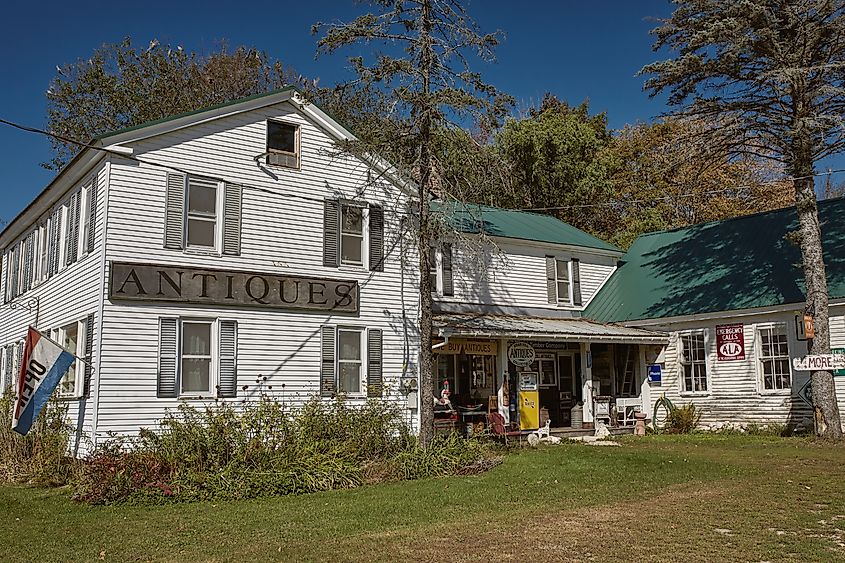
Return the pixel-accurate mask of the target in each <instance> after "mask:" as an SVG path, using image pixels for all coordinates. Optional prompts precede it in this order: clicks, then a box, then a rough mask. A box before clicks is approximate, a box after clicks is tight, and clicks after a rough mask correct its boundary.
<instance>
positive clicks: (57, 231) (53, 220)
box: [47, 207, 62, 278]
mask: <svg viewBox="0 0 845 563" xmlns="http://www.w3.org/2000/svg"><path fill="white" fill-rule="evenodd" d="M61 216H62V208H61V207H57V208H56V209H54V210H53V213H52V214H51V215H50V234H49V235H48V237H47V239H48V247H47V277H48V278H50V277H52V276H53V274H55V273H56V272H58V271H59V243H60V241H61V236H62V225H61V222H60V218H61Z"/></svg>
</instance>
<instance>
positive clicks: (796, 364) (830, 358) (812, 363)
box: [792, 354, 845, 371]
mask: <svg viewBox="0 0 845 563" xmlns="http://www.w3.org/2000/svg"><path fill="white" fill-rule="evenodd" d="M792 369H794V370H795V371H818V370H845V356H843V355H842V354H818V355H816V356H804V357H803V358H792Z"/></svg>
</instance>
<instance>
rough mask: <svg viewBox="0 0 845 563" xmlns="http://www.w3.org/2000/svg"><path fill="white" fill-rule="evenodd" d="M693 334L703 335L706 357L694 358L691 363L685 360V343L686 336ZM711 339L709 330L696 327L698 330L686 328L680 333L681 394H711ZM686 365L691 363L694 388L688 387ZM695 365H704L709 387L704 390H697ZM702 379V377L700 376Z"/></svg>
mask: <svg viewBox="0 0 845 563" xmlns="http://www.w3.org/2000/svg"><path fill="white" fill-rule="evenodd" d="M691 336H701V339H702V341H703V343H704V358H701V359H697V360H692V361H691V362H690V363H689V364H687V363H686V362H684V359H683V358H684V350H685V348H686V345H685V344H684V338H685V337H686V338H689V337H691ZM709 345H710V341H709V338H708V331H707V330H706V329H696V330H685V331H682V332H679V333H678V346H677V348H678V375H679V378H680V381H679V382H678V390H679V392H680V394H681V395H683V396H701V395H709V394H710V393H711V386H712V382H711V366H710V351H709ZM686 365H691V366H692V368H691V372H692V373H691V379H692V385H693V389H687V382H686V371H685V369H684V367H685V366H686ZM695 365H702V366H704V384H705V385H706V386H707V389H704V390H695V389H694V387H695V380H696V379H697V378H696V375H695ZM699 379H700V378H699Z"/></svg>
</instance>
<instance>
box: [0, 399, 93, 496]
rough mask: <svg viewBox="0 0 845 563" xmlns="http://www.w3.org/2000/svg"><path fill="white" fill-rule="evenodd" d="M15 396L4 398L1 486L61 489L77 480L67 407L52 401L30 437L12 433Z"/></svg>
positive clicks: (0, 412)
mask: <svg viewBox="0 0 845 563" xmlns="http://www.w3.org/2000/svg"><path fill="white" fill-rule="evenodd" d="M13 402H14V395H13V394H12V393H11V391H10V390H7V391H6V392H5V393H3V395H2V397H0V482H6V483H27V484H35V485H45V486H61V485H65V484H67V483H70V482H71V481H73V480H74V479H75V477H76V476H77V472H78V470H79V462H77V461H76V460H75V459H74V458H73V457H72V456H70V455H68V453H69V444H70V437H71V433H72V429H71V428H70V427H69V426H68V424H67V406H65V405H63V404H62V403H59V402H57V401H50V402H48V403H47V405H45V407H44V410H42V411H41V414H40V415H39V416H38V418H37V419H36V420H35V422H34V423H33V426H32V428H31V429H30V431H29V432H28V433H27V435H26V436H21V435H20V434H18V433H17V432H15V431H13V430H12V417H11V413H12V404H13Z"/></svg>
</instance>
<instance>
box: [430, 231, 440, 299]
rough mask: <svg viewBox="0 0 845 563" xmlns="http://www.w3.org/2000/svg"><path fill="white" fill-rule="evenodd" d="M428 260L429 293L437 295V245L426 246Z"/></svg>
mask: <svg viewBox="0 0 845 563" xmlns="http://www.w3.org/2000/svg"><path fill="white" fill-rule="evenodd" d="M428 252H429V254H428V260H429V270H428V283H429V284H431V293H433V294H435V295H437V293H438V288H437V278H438V277H439V276H438V273H439V270H440V269H439V268H438V267H437V246H436V245H433V244H432V245H431V246H429V247H428Z"/></svg>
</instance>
